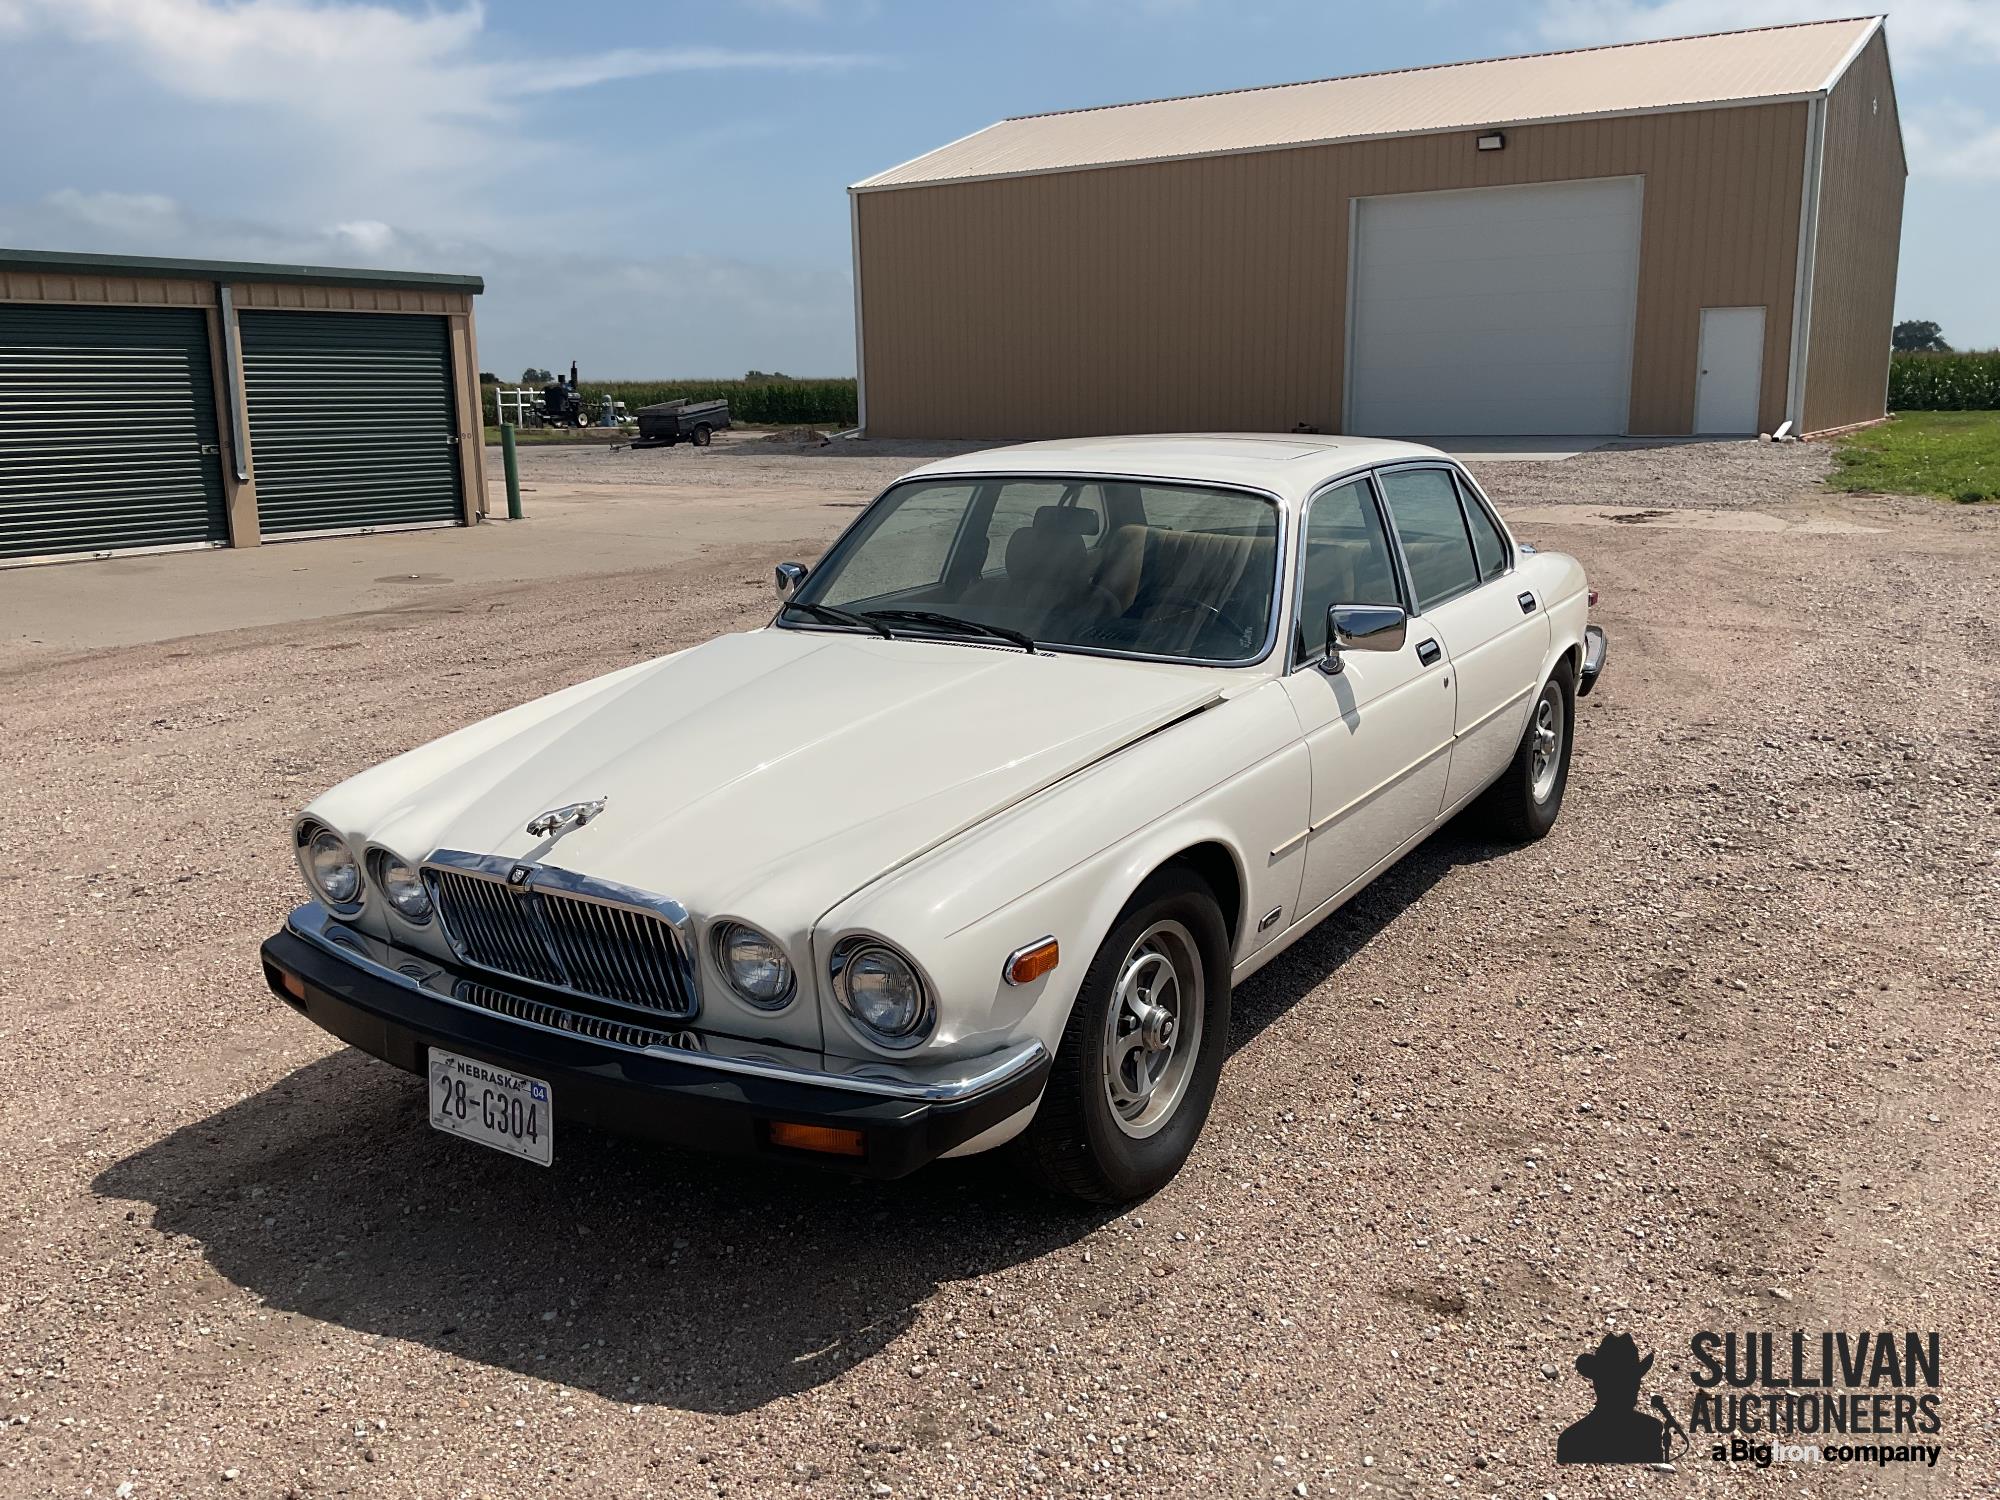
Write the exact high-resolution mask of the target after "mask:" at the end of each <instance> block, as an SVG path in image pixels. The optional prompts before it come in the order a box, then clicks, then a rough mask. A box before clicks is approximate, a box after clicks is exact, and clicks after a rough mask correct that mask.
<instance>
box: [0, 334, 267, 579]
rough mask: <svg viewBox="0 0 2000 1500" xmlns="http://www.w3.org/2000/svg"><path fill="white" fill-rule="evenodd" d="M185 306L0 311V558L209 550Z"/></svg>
mask: <svg viewBox="0 0 2000 1500" xmlns="http://www.w3.org/2000/svg"><path fill="white" fill-rule="evenodd" d="M220 453H221V447H220V439H219V438H218V436H217V432H216V419H215V387H214V380H213V375H212V372H211V368H210V364H209V348H208V319H207V316H206V315H205V314H204V312H203V311H202V310H201V309H200V308H198V307H174V308H155V307H62V306H34V305H28V306H21V305H14V306H9V305H4V304H0V558H12V557H39V556H56V555H61V554H65V553H87V552H103V551H112V550H116V549H120V548H126V547H167V546H181V545H186V544H190V543H196V544H198V543H204V542H220V541H223V540H225V539H226V538H227V536H228V522H227V516H226V514H225V511H224V504H223V489H222V469H221V459H220Z"/></svg>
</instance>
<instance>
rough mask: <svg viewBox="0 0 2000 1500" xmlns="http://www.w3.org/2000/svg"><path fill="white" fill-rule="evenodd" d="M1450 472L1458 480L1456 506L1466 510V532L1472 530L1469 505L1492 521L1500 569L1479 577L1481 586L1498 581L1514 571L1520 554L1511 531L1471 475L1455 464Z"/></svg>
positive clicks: (1476, 555) (1474, 555) (1475, 546)
mask: <svg viewBox="0 0 2000 1500" xmlns="http://www.w3.org/2000/svg"><path fill="white" fill-rule="evenodd" d="M1451 472H1452V477H1453V478H1455V479H1456V480H1457V481H1458V508H1459V509H1460V511H1462V512H1466V515H1465V522H1466V530H1467V532H1468V533H1470V531H1471V530H1472V516H1471V514H1470V510H1469V507H1471V506H1474V505H1476V506H1478V507H1479V509H1480V510H1481V511H1482V512H1483V513H1484V514H1485V516H1486V519H1487V520H1488V521H1490V522H1492V524H1493V531H1494V534H1495V535H1496V536H1498V537H1499V538H1500V571H1499V572H1497V573H1495V574H1494V575H1493V576H1492V577H1491V578H1488V577H1486V576H1485V575H1484V574H1482V575H1480V579H1479V582H1480V585H1481V586H1482V587H1483V586H1485V585H1486V584H1489V583H1498V582H1499V581H1500V580H1501V579H1503V578H1505V577H1507V576H1508V574H1510V573H1512V572H1513V571H1514V564H1515V561H1516V560H1517V558H1518V557H1519V555H1520V554H1519V551H1518V549H1517V548H1516V547H1515V545H1514V536H1513V533H1512V532H1510V531H1508V530H1507V528H1506V527H1505V526H1503V525H1501V524H1500V512H1499V511H1497V510H1495V509H1494V508H1493V502H1492V501H1491V500H1488V499H1487V498H1486V494H1485V492H1484V491H1483V490H1481V489H1480V488H1479V486H1478V485H1477V484H1474V483H1473V481H1472V475H1470V474H1469V473H1467V472H1466V471H1465V470H1464V469H1462V468H1460V467H1459V466H1458V465H1457V464H1453V465H1452V468H1451ZM1472 561H1473V562H1474V563H1475V564H1477V563H1478V561H1479V543H1478V541H1477V540H1475V541H1474V542H1473V544H1472Z"/></svg>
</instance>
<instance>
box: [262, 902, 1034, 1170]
mask: <svg viewBox="0 0 2000 1500" xmlns="http://www.w3.org/2000/svg"><path fill="white" fill-rule="evenodd" d="M263 962H264V978H265V982H266V983H267V984H268V985H269V986H270V988H271V992H272V993H273V994H275V995H276V996H277V997H278V998H279V999H281V1000H283V1001H284V1002H285V1003H286V1004H287V1005H289V1006H291V1007H292V1009H294V1010H296V1011H299V1012H300V1013H301V1014H303V1015H304V1016H305V1017H306V1019H307V1020H309V1021H311V1022H312V1023H313V1024H314V1025H316V1026H318V1027H320V1028H321V1029H323V1030H325V1031H327V1032H330V1033H331V1034H332V1035H334V1036H336V1037H338V1038H340V1040H342V1041H343V1042H346V1043H348V1045H350V1046H353V1047H358V1048H359V1049H360V1050H362V1051H363V1052H366V1053H369V1054H370V1055H371V1056H374V1057H378V1058H381V1059H382V1060H383V1061H384V1062H387V1063H390V1064H392V1065H394V1066H395V1067H398V1068H401V1069H403V1070H404V1071H405V1072H408V1073H416V1074H420V1075H421V1074H423V1073H424V1072H425V1071H426V1063H427V1060H428V1057H427V1054H428V1049H429V1048H430V1047H433V1046H438V1047H443V1048H445V1049H447V1050H448V1051H452V1052H460V1053H464V1054H465V1055H466V1056H469V1057H477V1058H479V1059H481V1060H482V1061H485V1062H489V1063H493V1064H495V1065H497V1066H499V1067H503V1068H510V1069H513V1070H515V1071H517V1072H523V1073H529V1074H532V1075H534V1076H535V1077H537V1078H542V1079H545V1080H547V1082H548V1083H549V1085H550V1087H551V1090H552V1091H553V1094H554V1100H555V1117H556V1119H557V1120H558V1121H559V1122H575V1123H577V1124H582V1125H590V1126H595V1127H597V1128H599V1129H604V1130H609V1131H612V1132H614V1133H616V1134H619V1135H627V1136H633V1137H636V1138H638V1139H641V1140H648V1141H653V1142H656V1143H658V1144H661V1145H668V1146H679V1147H692V1148H696V1149H699V1150H702V1151H708V1152H723V1153H728V1154H737V1155H758V1156H769V1157H773V1158H781V1159H784V1160H790V1161H805V1162H812V1163H816V1164H819V1165H823V1166H832V1167H837V1168H839V1169H840V1170H842V1171H846V1172H850V1173H854V1174H856V1175H859V1176H865V1177H882V1178H888V1177H902V1176H906V1175H907V1174H909V1173H911V1172H914V1171H915V1170H916V1169H917V1168H918V1167H921V1166H923V1165H924V1164H925V1163H927V1162H930V1161H932V1160H934V1159H936V1158H937V1157H940V1156H942V1155H944V1154H945V1153H946V1152H947V1151H950V1150H951V1149H952V1148H953V1147H955V1146H960V1145H963V1144H964V1143H965V1142H966V1141H969V1140H971V1139H972V1138H973V1137H974V1136H976V1135H979V1134H980V1133H982V1132H983V1131H986V1130H988V1129H991V1128H992V1127H993V1126H995V1125H998V1124H999V1123H1000V1122H1001V1121H1003V1120H1005V1119H1007V1118H1008V1117H1010V1116H1012V1115H1014V1114H1017V1113H1019V1112H1020V1111H1021V1110H1024V1109H1026V1108H1028V1107H1029V1106H1030V1105H1032V1104H1033V1103H1034V1102H1035V1101H1036V1100H1037V1099H1039V1098H1040V1097H1041V1093H1042V1089H1043V1087H1044V1085H1045V1084H1046V1083H1047V1082H1048V1076H1049V1068H1050V1059H1049V1057H1048V1055H1047V1054H1046V1053H1043V1054H1041V1055H1040V1057H1039V1058H1038V1059H1036V1061H1035V1063H1034V1064H1033V1065H1032V1066H1030V1067H1027V1068H1024V1069H1022V1070H1020V1071H1019V1072H1017V1073H1015V1074H1013V1075H1011V1076H1009V1077H1007V1078H1006V1079H1005V1080H1004V1081H1002V1082H1001V1083H999V1084H998V1085H997V1086H995V1087H993V1088H991V1089H987V1090H984V1091H982V1092H979V1093H977V1094H974V1095H971V1096H969V1097H966V1098H963V1099H949V1100H935V1099H906V1098H894V1097H884V1096H882V1095H880V1094H872V1093H865V1092H862V1091H860V1090H858V1089H853V1088H841V1087H839V1086H837V1085H836V1084H834V1083H832V1082H828V1083H824V1084H822V1083H811V1082H802V1081H797V1080H793V1079H779V1078H767V1077H759V1076H756V1075H754V1074H743V1073H734V1072H723V1071H719V1070H718V1069H716V1068H713V1067H707V1066H703V1065H702V1064H701V1063H699V1062H696V1061H687V1060H683V1059H680V1058H676V1057H673V1056H670V1055H666V1054H665V1053H660V1052H642V1051H634V1050H631V1049H628V1048H622V1047H613V1046H607V1045H605V1044H603V1043H600V1042H597V1041H595V1040H593V1039H591V1038H588V1037H582V1036H567V1035H560V1034H556V1033H553V1032H547V1031H542V1030H537V1029H533V1028H530V1027H526V1026H522V1025H520V1024H517V1023H515V1022H513V1021H511V1020H509V1019H508V1018H506V1017H505V1016H501V1015H496V1014H490V1013H485V1012H481V1011H478V1010H475V1009H473V1008H471V1007H468V1006H464V1005H459V1004H455V1003H453V1002H451V1001H449V1000H446V999H443V998H441V997H439V996H436V995H433V994H431V993H429V992H427V991H424V990H422V989H418V988H411V987H407V986H404V985H400V984H396V983H394V982H392V981H390V980H388V979H386V978H382V977H380V976H378V975H375V974H371V973H369V972H368V971H367V970H366V969H363V968H361V967H360V966H359V965H357V964H353V963H350V962H347V961H346V960H344V959H342V958H340V957H339V956H337V955H335V954H332V953H328V952H327V951H325V950H324V949H323V948H321V947H319V946H317V945H316V944H313V943H309V942H307V941H306V940H305V939H303V938H301V937H300V936H299V935H298V934H297V933H295V932H292V931H290V930H289V929H287V930H286V931H283V932H279V933H277V934H276V935H274V936H272V937H270V938H268V939H266V940H265V943H264V947H263ZM286 975H290V976H292V977H294V978H296V979H297V980H298V981H299V982H300V985H301V987H302V988H303V989H304V991H305V998H304V999H303V1000H300V999H299V998H298V997H297V996H295V995H293V994H292V993H290V992H289V991H288V990H287V989H286V988H285V985H284V976H286ZM832 1076H834V1075H829V1077H830V1078H831V1077H832ZM773 1120H784V1121H791V1122H795V1123H799V1124H806V1125H824V1126H830V1127H833V1128H835V1129H845V1130H858V1131H860V1132H861V1133H862V1137H863V1140H864V1142H865V1145H864V1151H863V1155H861V1156H860V1157H858V1158H856V1157H837V1156H822V1155H819V1154H816V1153H813V1152H805V1151H795V1150H789V1149H786V1148H782V1147H775V1146H773V1145H771V1143H770V1141H769V1139H768V1136H767V1133H766V1127H767V1125H768V1123H769V1122H770V1121H773ZM558 1149H559V1150H560V1149H561V1148H560V1147H559V1148H558Z"/></svg>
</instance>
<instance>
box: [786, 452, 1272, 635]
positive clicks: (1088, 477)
mask: <svg viewBox="0 0 2000 1500" xmlns="http://www.w3.org/2000/svg"><path fill="white" fill-rule="evenodd" d="M1016 479H1019V480H1028V481H1034V482H1039V483H1049V484H1061V483H1069V484H1140V485H1143V484H1151V485H1164V486H1170V487H1173V488H1177V489H1198V490H1231V491H1234V492H1235V493H1237V494H1242V495H1250V496H1253V497H1255V498H1256V499H1259V500H1262V501H1264V502H1265V503H1266V504H1267V505H1269V506H1270V507H1271V509H1272V511H1273V513H1274V514H1275V515H1276V516H1277V530H1276V533H1275V535H1274V537H1273V541H1274V545H1273V547H1272V558H1271V604H1270V608H1269V610H1268V611H1267V614H1266V626H1265V631H1264V644H1263V646H1262V647H1261V648H1260V649H1259V650H1258V652H1257V654H1256V655H1255V656H1246V657H1240V658H1230V659H1228V660H1226V661H1218V660H1216V659H1215V658H1213V657H1207V656H1165V655H1161V654H1158V653H1155V652H1147V651H1114V650H1111V649H1109V648H1107V647H1102V646H1071V645H1065V644H1057V643H1055V642H1050V641H1037V642H1035V650H1036V652H1037V653H1038V654H1042V653H1046V654H1048V655H1053V656H1101V657H1111V658H1114V659H1116V660H1120V661H1149V662H1164V663H1166V664H1168V665H1170V666H1179V667H1216V668H1220V669H1222V670H1225V671H1238V670H1241V669H1243V668H1245V667H1256V666H1262V665H1263V664H1264V663H1265V662H1267V661H1269V660H1270V658H1271V653H1272V652H1273V651H1274V650H1275V649H1276V648H1277V644H1278V633H1279V629H1280V626H1281V622H1282V620H1283V618H1284V613H1285V608H1284V605H1285V601H1284V591H1285V549H1286V546H1287V543H1288V540H1289V537H1288V532H1289V531H1290V529H1291V528H1290V527H1289V526H1288V525H1287V522H1288V521H1289V519H1290V518H1289V516H1288V515H1287V514H1286V508H1285V501H1284V497H1283V496H1282V495H1280V494H1279V493H1278V492H1277V491H1276V490H1267V489H1264V488H1262V487H1261V486H1258V485H1254V484H1238V483H1234V482H1232V481H1229V480H1222V479H1217V480H1208V479H1189V478H1187V477H1186V476H1185V475H1182V476H1179V477H1175V476H1173V475H1169V474H1135V473H1124V472H1119V473H1108V472H1094V471H1091V470H1088V469H1060V470H1057V469H1047V470H1033V469H1030V470H1009V469H992V470H984V469H982V470H980V471H978V472H976V473H974V472H970V471H968V472H965V473H957V472H954V473H950V474H910V475H905V476H904V477H903V478H901V479H898V480H896V481H895V482H894V483H893V484H891V485H890V486H889V487H888V488H887V489H885V490H883V491H882V492H881V494H879V495H877V496H876V497H875V498H874V499H873V500H871V501H869V502H868V504H867V505H866V506H865V507H864V508H863V509H862V511H861V513H860V514H859V515H857V516H856V517H855V518H854V519H853V520H852V521H850V522H848V523H847V529H846V530H845V531H843V532H841V534H840V535H839V536H838V537H836V538H835V539H834V542H833V545H832V546H830V547H828V548H827V549H826V551H825V552H823V553H821V554H820V558H819V561H818V562H816V563H814V564H813V565H812V574H811V576H810V577H809V578H808V579H807V580H806V582H807V585H808V586H810V584H811V583H812V580H813V579H815V578H820V577H822V576H824V574H825V572H826V569H827V566H828V565H829V564H830V563H832V562H833V560H834V559H835V558H836V557H837V556H839V554H840V551H841V549H842V548H843V547H846V546H848V545H849V543H850V540H851V539H852V538H853V537H854V536H856V535H858V534H859V533H860V531H861V529H862V526H863V523H865V522H866V521H867V520H868V518H869V516H870V515H872V514H873V513H874V511H875V507H876V506H878V505H880V504H881V503H882V502H883V501H884V500H886V499H888V498H889V496H890V495H891V494H892V493H893V492H894V491H895V490H896V489H898V488H899V487H900V486H902V485H906V484H957V483H961V482H962V483H965V484H969V485H971V486H972V487H973V488H974V489H975V490H976V489H977V488H978V487H979V486H980V485H982V484H990V483H994V482H996V481H997V482H999V483H1003V484H1004V483H1006V482H1008V481H1009V480H1016ZM958 544H959V534H958V533H954V535H953V541H952V545H953V546H954V547H956V546H957V545H958ZM771 625H772V626H773V627H775V628H776V629H779V630H801V631H816V632H819V633H821V634H826V635H855V634H858V632H857V631H853V630H850V629H847V628H846V627H844V626H838V625H825V624H821V623H819V622H817V621H814V622H812V623H810V624H802V623H793V622H789V621H787V620H785V618H784V610H783V608H782V607H780V609H779V610H778V612H777V613H776V614H774V615H773V616H772V617H771ZM904 639H906V640H922V641H929V642H932V643H935V644H938V645H952V646H971V645H981V646H991V645H992V644H993V642H992V641H990V640H985V641H974V640H971V639H969V638H965V637H959V636H946V635H938V636H917V635H911V636H906V637H904Z"/></svg>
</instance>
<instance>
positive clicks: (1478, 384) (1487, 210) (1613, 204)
mask: <svg viewBox="0 0 2000 1500" xmlns="http://www.w3.org/2000/svg"><path fill="white" fill-rule="evenodd" d="M1904 175H1905V167H1904V158H1903V147H1902V134H1901V129H1900V126H1899V124H1898V120H1897V113H1896V96H1895V87H1894V84H1893V82H1892V81H1891V78H1890V72H1889V54H1888V44H1887V40H1886V38H1885V36H1884V34H1883V30H1882V22H1881V20H1880V19H1879V18H1875V19H1860V20H1851V21H1832V22H1823V23H1816V24H1810V25H1800V26H1786V27H1773V28H1767V29H1763V30H1758V31H1742V32H1732V33H1728V34H1724V35H1719V36H1706V37H1686V38H1678V39H1674V40H1670V41H1660V42H1643V43H1635V44H1632V45H1628V46H1620V47H1602V48H1593V49H1589V50H1586V51H1578V52H1562V53H1550V54H1544V55H1540V56H1534V57H1516V58H1502V59H1498V60H1495V61H1490V62H1474V63H1461V64H1453V65H1450V66H1444V67H1434V68H1419V69H1412V70H1408V71H1404V72H1396V73H1381V74H1371V75H1366V76H1362V77H1355V78H1336V79H1330V80H1327V81H1324V82H1318V83H1302V84H1289V85H1282V86H1279V87H1274V88H1265V89H1250V90H1242V91H1238V92H1234V93H1227V94H1210V95H1203V96H1199V97H1195V98H1186V99H1163V100H1156V101H1152V102H1148V103H1141V104H1126V105H1117V106H1112V107H1109V108H1102V109H1084V110H1076V111H1071V112H1067V113H1062V114H1052V115H1038V116H1030V117H1026V118H1021V119H1013V120H1005V121H1002V122H1001V123H1000V124H997V125H994V126H990V127H989V128H987V129H985V130H982V131H979V132H977V133H976V134H974V135H970V136H967V137H965V138H964V139H962V140H959V141H955V142H953V143H951V144H950V145H947V146H943V147H940V148H939V149H938V150H936V151H933V152H931V153H929V154H928V155H925V156H921V157H918V158H917V159H916V160H914V161H911V162H907V163H905V164H904V165H902V166H899V167H894V168H891V169H890V170H888V171H886V172H882V173H879V174H877V175H876V176H874V177H871V178H869V179H867V180H866V181H865V182H861V183H857V184H856V185H855V186H854V187H853V188H852V189H850V193H849V200H850V206H851V209H852V214H853V233H854V262H855V265H854V272H855V276H854V280H855V302H856V306H855V321H856V344H857V359H858V362H859V368H860V371H861V417H862V423H863V425H864V427H865V428H866V430H867V431H868V433H869V434H870V435H873V436H882V437H1047V436H1061V435H1069V434H1077V433H1102V432H1123V431H1134V432H1146V431H1175V430H1216V429H1221V430H1233V431H1288V430H1292V429H1294V428H1295V427H1297V426H1298V425H1300V424H1303V425H1305V426H1307V427H1310V428H1313V429H1316V430H1319V431H1325V432H1341V431H1350V432H1368V433H1376V434H1382V435H1396V436H1416V435H1424V434H1501V433H1537V434H1554V433H1563V434H1568V433H1575V434H1596V433H1634V434H1686V433H1747V432H1755V431H1763V432H1770V431H1773V430H1775V429H1777V428H1778V427H1779V426H1780V424H1782V423H1784V422H1785V421H1787V420H1789V421H1790V422H1791V424H1792V430H1793V431H1795V432H1801V433H1811V432H1821V431H1826V430H1828V429H1832V428H1837V427H1842V426H1847V425H1849V424H1852V423H1858V422H1866V421H1869V420H1871V419H1873V418H1876V417H1880V416H1881V415H1882V414H1883V403H1884V399H1885V391H1886V384H1887V379H1888V355H1889V331H1890V324H1891V304H1892V300H1893V297H1894V292H1895V283H1896V254H1897V241H1898V237H1899V234H1900V231H1901V223H1902V203H1903V179H1904Z"/></svg>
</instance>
